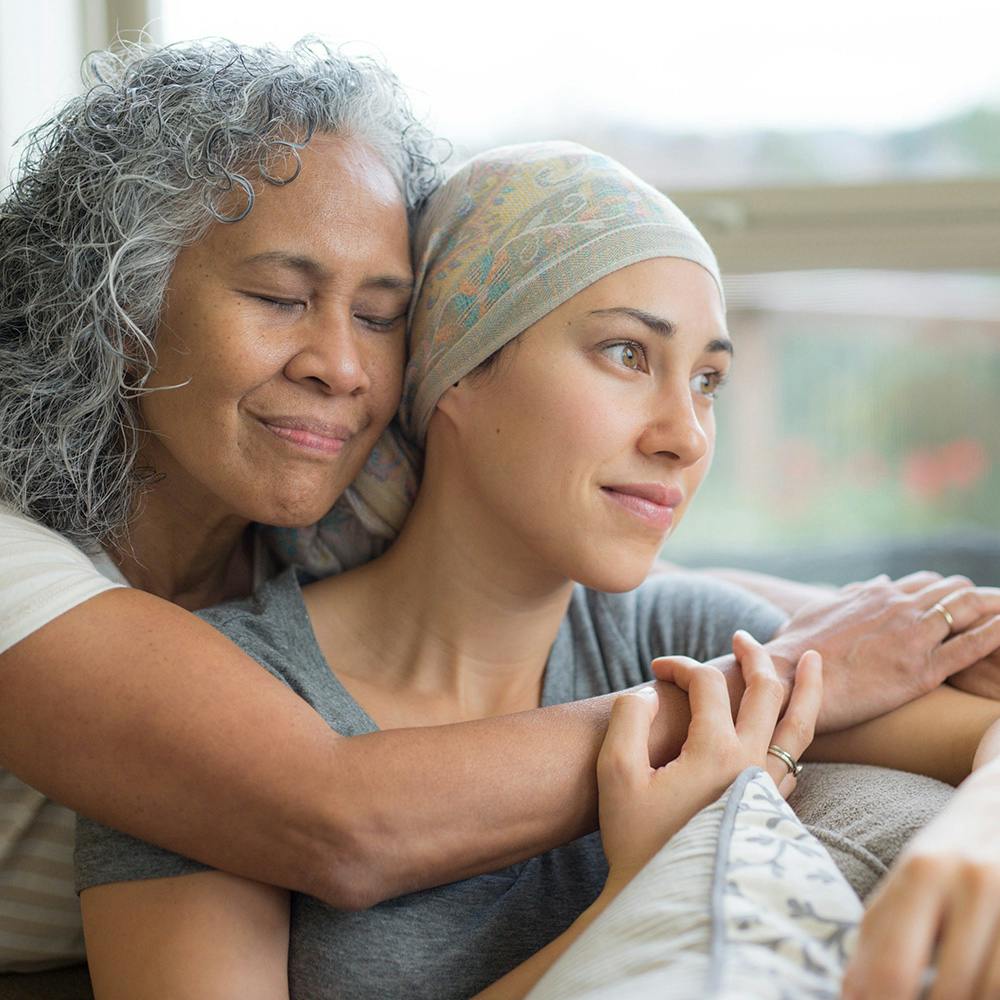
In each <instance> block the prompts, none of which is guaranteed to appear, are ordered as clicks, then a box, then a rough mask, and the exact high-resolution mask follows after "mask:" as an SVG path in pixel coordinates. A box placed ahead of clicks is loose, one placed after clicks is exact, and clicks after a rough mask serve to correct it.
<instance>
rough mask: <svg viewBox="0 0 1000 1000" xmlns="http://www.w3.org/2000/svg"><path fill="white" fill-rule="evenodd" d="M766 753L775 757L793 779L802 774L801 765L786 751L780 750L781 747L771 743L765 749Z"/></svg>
mask: <svg viewBox="0 0 1000 1000" xmlns="http://www.w3.org/2000/svg"><path fill="white" fill-rule="evenodd" d="M767 752H768V753H769V754H771V755H772V756H774V757H777V758H778V760H780V761H781V763H782V764H784V765H785V767H787V768H788V773H789V774H790V775H791V776H792V777H793V778H797V777H798V776H799V775H800V774H801V773H802V765H801V764H800V763H799V762H798V761H797V760H796V759H795V758H794V757H793V756H792V755H791V754H790V753H789V752H788V751H787V750H782V749H781V747H779V746H775V745H774V744H773V743H772V744H771V745H770V746H769V747H768V748H767Z"/></svg>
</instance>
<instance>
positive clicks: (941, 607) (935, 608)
mask: <svg viewBox="0 0 1000 1000" xmlns="http://www.w3.org/2000/svg"><path fill="white" fill-rule="evenodd" d="M931 611H940V612H941V614H942V615H943V616H944V620H945V621H946V622H947V623H948V635H951V634H952V632H954V631H955V619H954V618H952V617H951V612H950V611H949V610H948V609H947V608H946V607H945V606H944V605H943V604H942V603H941V602H940V601H938V602H937V603H936V604H934V605H933V606H932V607H931Z"/></svg>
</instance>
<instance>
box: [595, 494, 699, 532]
mask: <svg viewBox="0 0 1000 1000" xmlns="http://www.w3.org/2000/svg"><path fill="white" fill-rule="evenodd" d="M601 492H602V493H603V494H604V495H605V496H606V497H607V498H608V499H609V500H612V501H614V502H615V503H616V504H618V506H620V507H622V508H624V509H625V510H627V511H628V512H629V513H630V514H633V515H634V516H635V517H637V518H638V519H640V520H641V521H644V522H645V523H646V524H648V525H649V526H650V527H651V528H655V529H656V530H658V531H667V530H669V528H670V526H671V525H672V524H673V523H674V509H675V508H676V507H678V506H679V505H680V503H681V501H682V499H683V497H682V495H681V493H680V490H678V489H676V488H675V487H659V488H649V487H644V486H643V487H629V486H617V487H616V486H602V487H601Z"/></svg>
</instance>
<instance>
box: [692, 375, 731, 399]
mask: <svg viewBox="0 0 1000 1000" xmlns="http://www.w3.org/2000/svg"><path fill="white" fill-rule="evenodd" d="M725 384H726V376H725V375H723V374H722V372H698V374H697V375H695V376H694V377H693V378H692V379H691V388H692V389H694V391H695V392H696V393H698V395H699V396H704V397H705V398H706V399H715V397H716V396H717V395H718V394H719V390H720V389H721V388H722V387H723V386H724V385H725Z"/></svg>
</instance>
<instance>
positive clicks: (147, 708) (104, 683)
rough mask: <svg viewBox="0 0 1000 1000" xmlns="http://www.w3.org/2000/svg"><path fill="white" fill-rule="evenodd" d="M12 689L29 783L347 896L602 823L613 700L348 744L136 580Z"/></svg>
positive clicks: (12, 718) (66, 625) (93, 812)
mask: <svg viewBox="0 0 1000 1000" xmlns="http://www.w3.org/2000/svg"><path fill="white" fill-rule="evenodd" d="M123 623H127V624H123ZM0 685H2V690H3V696H2V697H0V763H2V764H3V766H5V767H6V768H8V769H9V770H11V771H12V772H14V773H15V774H17V775H18V776H19V777H20V778H22V779H23V780H24V781H26V782H28V783H29V784H31V785H33V786H34V787H36V788H38V789H40V790H41V791H43V792H45V793H46V794H47V795H49V796H50V797H52V798H54V799H56V800H57V801H59V802H62V803H64V804H66V805H68V806H70V807H71V808H73V809H76V810H77V811H79V812H82V813H84V814H85V815H88V816H91V817H92V818H95V819H97V820H99V821H101V822H102V823H105V824H107V825H109V826H113V827H116V828H118V829H121V830H124V831H127V832H129V833H131V834H133V835H134V836H138V837H140V838H142V839H144V840H149V841H152V842H154V843H157V844H159V845H161V846H164V847H167V848H169V849H171V850H173V851H176V852H177V853H180V854H184V855H186V856H189V857H193V858H196V859H198V860H200V861H203V862H205V863H207V864H211V865H213V866H214V867H219V868H223V869H225V870H226V871H230V872H234V873H237V874H241V875H245V876H247V877H249V878H255V879H259V880H263V881H269V882H273V883H276V884H279V885H283V886H286V887H288V888H293V889H298V890H300V891H303V892H308V893H310V894H312V895H315V896H318V897H319V898H321V899H324V900H325V901H327V902H329V903H331V904H333V905H336V906H341V907H360V906H367V905H371V904H372V903H374V902H377V901H378V900H380V899H383V898H386V897H389V896H393V895H398V894H400V893H403V892H407V891H411V890H413V889H416V888H423V887H427V886H430V885H436V884H439V883H442V882H447V881H452V880H454V879H458V878H463V877H466V876H468V875H471V874H474V873H478V872H480V871H487V870H493V869H495V868H499V867H503V866H504V865H507V864H510V863H513V862H514V861H516V860H520V859H523V858H525V857H530V856H532V855H534V854H537V853H539V852H540V851H542V850H545V849H548V848H549V847H551V846H553V845H555V844H557V843H563V842H566V841H568V840H571V839H572V838H574V837H576V836H578V835H580V834H581V833H583V832H586V831H587V830H590V829H593V828H594V827H595V826H596V788H595V782H594V766H595V762H596V760H597V754H598V750H599V748H600V744H601V740H602V738H603V735H604V731H605V728H606V725H607V719H608V715H609V712H610V705H611V701H612V698H611V697H610V696H609V697H605V698H596V699H592V700H590V701H587V702H580V703H575V704H571V705H564V706H554V707H552V708H545V709H539V710H537V711H535V712H527V713H523V714H520V715H516V716H507V717H504V718H497V719H486V720H482V721H477V722H469V723H462V724H459V725H454V726H435V727H427V728H424V729H408V730H394V731H388V732H383V733H375V734H371V735H365V736H360V737H352V738H350V739H344V738H341V737H338V736H337V734H336V733H332V732H331V731H330V729H329V727H328V726H327V725H326V723H325V722H324V721H323V719H322V718H321V717H320V716H319V715H318V714H316V712H314V711H313V709H312V708H310V706H309V705H308V704H306V702H305V701H303V700H302V699H301V698H299V697H298V695H296V694H294V693H293V692H292V691H291V690H289V689H288V688H287V687H285V686H284V685H283V684H281V683H280V682H279V681H277V680H276V679H274V678H273V677H271V676H270V675H269V674H268V673H267V672H266V671H264V670H262V669H261V667H260V666H259V665H258V664H257V663H256V662H254V661H253V660H252V659H250V658H249V657H247V656H246V655H245V654H244V653H242V652H241V651H240V650H239V649H238V648H237V647H236V646H235V645H234V644H233V643H231V642H230V641H229V640H228V639H226V638H225V637H224V636H222V635H221V634H220V633H219V632H217V631H216V630H215V629H213V628H211V627H210V626H209V625H207V624H205V623H204V622H202V621H201V620H199V619H198V618H196V617H195V616H194V615H191V614H189V613H188V612H186V611H184V610H182V609H180V608H178V607H176V606H174V605H171V604H169V603H167V602H165V601H162V600H160V599H158V598H156V597H153V596H151V595H149V594H145V593H142V592H140V591H135V590H125V589H118V590H112V591H108V592H106V593H104V594H100V595H99V596H97V597H94V598H92V599H91V600H89V601H86V602H85V603H83V604H81V605H79V606H78V607H76V608H74V609H72V610H71V611H69V612H67V613H66V614H64V615H62V616H60V617H59V618H56V619H55V620H54V621H52V622H50V623H49V624H48V625H46V626H44V627H43V628H41V629H39V630H38V631H37V632H35V633H33V634H32V635H30V636H28V637H27V638H25V639H23V640H22V641H21V642H19V643H18V644H16V645H15V646H13V647H12V648H11V649H9V650H7V651H6V652H5V653H3V654H2V655H0ZM685 726H686V715H685V716H684V717H683V719H682V721H681V723H680V726H679V733H678V734H677V738H676V739H675V738H674V734H673V731H672V729H671V726H670V723H669V721H667V722H665V724H664V725H663V726H662V727H660V729H659V731H658V733H657V736H656V743H657V748H656V749H657V751H658V752H657V756H658V757H659V758H662V759H668V758H669V756H672V754H673V752H676V747H677V746H679V745H680V741H681V740H682V739H683V732H684V727H685ZM675 744H676V746H675Z"/></svg>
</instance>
